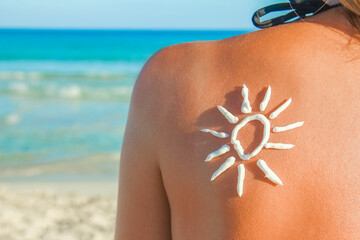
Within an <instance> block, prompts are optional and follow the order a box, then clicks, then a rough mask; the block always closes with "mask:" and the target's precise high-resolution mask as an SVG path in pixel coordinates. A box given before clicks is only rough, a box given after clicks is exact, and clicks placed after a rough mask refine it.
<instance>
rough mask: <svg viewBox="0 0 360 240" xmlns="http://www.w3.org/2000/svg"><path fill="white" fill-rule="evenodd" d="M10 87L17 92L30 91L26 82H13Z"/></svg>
mask: <svg viewBox="0 0 360 240" xmlns="http://www.w3.org/2000/svg"><path fill="white" fill-rule="evenodd" d="M10 89H11V90H12V91H14V92H17V93H25V92H27V91H28V87H27V86H26V85H25V84H24V83H13V84H11V85H10Z"/></svg>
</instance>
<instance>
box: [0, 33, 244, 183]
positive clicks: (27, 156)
mask: <svg viewBox="0 0 360 240" xmlns="http://www.w3.org/2000/svg"><path fill="white" fill-rule="evenodd" d="M244 32H245V31H100V30H81V31H80V30H0V133H1V134H0V180H11V181H16V180H21V181H23V180H74V179H81V180H92V179H109V180H114V179H116V178H117V172H118V161H119V159H120V150H121V145H122V139H123V134H124V129H125V124H126V119H127V112H128V108H129V103H130V96H131V92H132V88H133V85H134V83H135V81H136V77H137V75H138V73H139V71H140V70H141V67H142V66H143V64H144V63H145V62H146V60H147V59H148V58H149V57H150V56H151V55H152V54H154V53H155V52H156V51H158V50H159V49H161V48H163V47H165V46H168V45H172V44H176V43H181V42H188V41H196V40H216V39H221V38H226V37H230V36H234V35H238V34H241V33H244Z"/></svg>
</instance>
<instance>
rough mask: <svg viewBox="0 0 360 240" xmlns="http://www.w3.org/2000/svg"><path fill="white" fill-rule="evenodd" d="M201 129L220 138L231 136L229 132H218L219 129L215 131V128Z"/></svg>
mask: <svg viewBox="0 0 360 240" xmlns="http://www.w3.org/2000/svg"><path fill="white" fill-rule="evenodd" d="M201 131H202V132H206V133H210V134H212V135H214V136H215V137H218V138H227V137H228V136H229V134H227V133H224V132H217V131H214V130H211V129H203V130H201Z"/></svg>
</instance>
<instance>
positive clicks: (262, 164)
mask: <svg viewBox="0 0 360 240" xmlns="http://www.w3.org/2000/svg"><path fill="white" fill-rule="evenodd" d="M257 165H258V167H259V168H260V169H261V171H263V172H264V173H265V177H266V178H268V179H269V180H270V181H272V182H273V183H276V184H279V185H283V183H282V182H281V180H280V178H279V177H278V176H276V174H275V173H274V172H273V171H272V170H271V169H270V168H269V167H268V165H267V164H266V162H265V161H264V160H261V159H260V160H259V161H257Z"/></svg>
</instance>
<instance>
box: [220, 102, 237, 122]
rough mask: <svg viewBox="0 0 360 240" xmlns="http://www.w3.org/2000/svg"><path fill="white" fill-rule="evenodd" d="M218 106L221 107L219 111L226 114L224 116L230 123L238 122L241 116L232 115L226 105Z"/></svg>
mask: <svg viewBox="0 0 360 240" xmlns="http://www.w3.org/2000/svg"><path fill="white" fill-rule="evenodd" d="M217 108H218V109H219V111H220V112H221V113H222V115H224V117H225V118H226V119H227V120H228V121H229V122H230V123H233V124H235V123H237V122H238V121H239V118H237V117H235V116H234V115H232V114H231V113H230V112H229V111H228V110H226V109H225V108H224V107H222V106H217Z"/></svg>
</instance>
